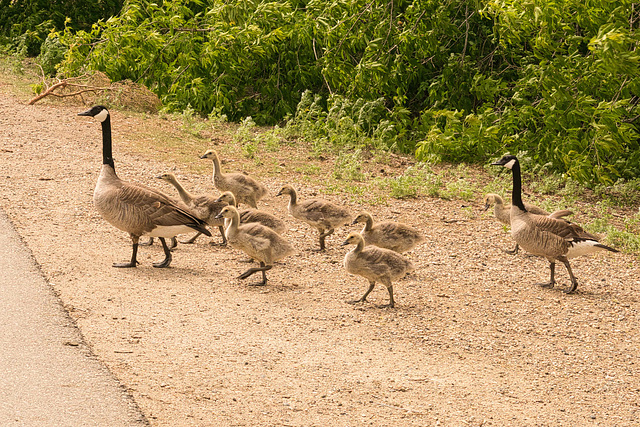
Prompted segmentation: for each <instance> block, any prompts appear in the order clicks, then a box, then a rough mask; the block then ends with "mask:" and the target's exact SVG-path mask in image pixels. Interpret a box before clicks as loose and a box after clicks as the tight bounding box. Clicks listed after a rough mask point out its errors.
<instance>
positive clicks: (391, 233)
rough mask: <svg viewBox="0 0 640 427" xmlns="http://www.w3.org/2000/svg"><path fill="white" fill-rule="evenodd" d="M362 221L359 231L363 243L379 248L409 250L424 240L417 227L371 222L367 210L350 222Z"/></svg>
mask: <svg viewBox="0 0 640 427" xmlns="http://www.w3.org/2000/svg"><path fill="white" fill-rule="evenodd" d="M359 222H364V228H363V229H362V231H361V232H360V234H361V235H362V237H363V238H364V243H365V245H375V246H378V247H381V248H385V249H390V250H392V251H395V252H398V253H402V252H407V251H410V250H411V249H413V248H415V247H416V246H417V245H419V244H420V243H422V242H424V240H425V239H424V236H423V235H422V233H420V232H419V231H418V230H417V229H415V228H413V227H411V226H409V225H407V224H404V223H402V222H392V221H384V222H378V223H374V222H373V217H372V216H371V214H370V213H369V212H362V213H360V214H359V215H358V216H357V217H356V219H354V220H353V222H352V224H357V223H359Z"/></svg>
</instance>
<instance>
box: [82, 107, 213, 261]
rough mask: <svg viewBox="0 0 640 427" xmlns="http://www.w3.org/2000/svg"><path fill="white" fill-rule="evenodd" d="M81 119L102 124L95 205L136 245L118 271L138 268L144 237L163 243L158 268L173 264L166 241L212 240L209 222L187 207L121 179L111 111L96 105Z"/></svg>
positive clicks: (108, 220)
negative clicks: (183, 237) (192, 236)
mask: <svg viewBox="0 0 640 427" xmlns="http://www.w3.org/2000/svg"><path fill="white" fill-rule="evenodd" d="M78 115H79V116H88V117H94V118H95V119H97V120H98V121H100V122H101V123H102V169H101V170H100V176H99V177H98V182H97V184H96V188H95V190H94V192H93V203H94V204H95V206H96V209H97V211H98V212H99V213H100V215H101V216H102V217H103V218H104V219H105V220H106V221H107V222H108V223H110V224H111V225H113V226H114V227H116V228H118V229H120V230H122V231H126V232H127V233H129V235H130V236H131V241H132V244H133V250H132V253H131V261H129V262H126V263H114V264H113V266H114V267H119V268H127V267H136V266H137V264H138V261H137V254H138V243H139V241H140V236H151V237H158V238H159V239H160V242H161V243H162V249H163V250H164V255H165V259H164V260H162V261H160V262H157V263H154V264H153V266H154V267H157V268H163V267H169V264H171V260H172V256H171V251H170V250H169V248H168V247H167V243H166V242H165V238H170V237H175V236H176V235H178V234H182V233H188V232H191V231H193V230H195V231H200V232H202V233H204V234H206V235H207V236H211V233H210V232H209V230H207V228H206V224H205V222H204V221H202V220H201V219H199V218H198V217H197V216H196V215H195V214H194V213H193V212H191V211H190V210H189V209H188V208H187V207H186V206H184V205H182V204H179V203H177V202H176V201H174V200H172V199H171V198H170V197H168V196H166V195H165V194H163V193H161V192H160V191H158V190H154V189H153V188H149V187H147V186H145V185H141V184H136V183H131V182H126V181H123V180H121V179H120V178H118V175H116V171H115V166H114V162H113V157H112V141H111V118H110V115H109V110H107V109H106V108H105V107H103V106H101V105H96V106H94V107H92V108H91V109H89V110H87V111H85V112H83V113H79V114H78Z"/></svg>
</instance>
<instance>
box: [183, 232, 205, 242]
mask: <svg viewBox="0 0 640 427" xmlns="http://www.w3.org/2000/svg"><path fill="white" fill-rule="evenodd" d="M201 234H202V233H201V232H199V231H198V232H197V233H196V235H195V236H193V237H192V238H190V239H188V240H180V243H183V244H185V245H190V244H192V243H193V242H195V241H196V239H197V238H198V237H200V235H201Z"/></svg>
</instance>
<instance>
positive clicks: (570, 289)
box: [560, 258, 578, 294]
mask: <svg viewBox="0 0 640 427" xmlns="http://www.w3.org/2000/svg"><path fill="white" fill-rule="evenodd" d="M560 261H562V262H563V264H564V266H565V267H567V272H568V273H569V277H570V278H571V286H569V287H568V288H567V289H565V290H563V291H562V292H564V293H565V294H571V293H573V292H575V290H576V289H577V288H578V281H577V280H576V277H575V276H574V275H573V271H571V266H570V265H569V260H568V259H566V258H563V259H560Z"/></svg>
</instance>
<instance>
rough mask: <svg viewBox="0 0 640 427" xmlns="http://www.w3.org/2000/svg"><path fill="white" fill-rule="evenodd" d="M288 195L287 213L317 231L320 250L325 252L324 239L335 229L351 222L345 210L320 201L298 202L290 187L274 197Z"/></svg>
mask: <svg viewBox="0 0 640 427" xmlns="http://www.w3.org/2000/svg"><path fill="white" fill-rule="evenodd" d="M283 194H288V195H289V197H290V199H289V205H288V209H289V213H290V214H291V216H293V217H294V218H296V219H299V220H300V221H303V222H306V223H307V224H309V225H310V226H312V227H313V228H315V229H317V230H318V233H319V234H320V236H319V242H320V250H321V251H323V250H325V243H324V241H325V238H326V237H327V236H329V235H331V234H333V233H334V231H335V229H336V228H337V227H340V226H341V225H344V224H347V223H348V222H350V221H351V214H350V213H349V211H348V210H347V209H346V208H343V207H341V206H338V205H336V204H333V203H331V202H328V201H326V200H322V199H308V200H305V201H302V202H298V196H297V194H296V190H294V189H293V187H291V186H290V185H285V186H283V187H282V188H281V189H280V191H278V194H276V196H281V195H283Z"/></svg>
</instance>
